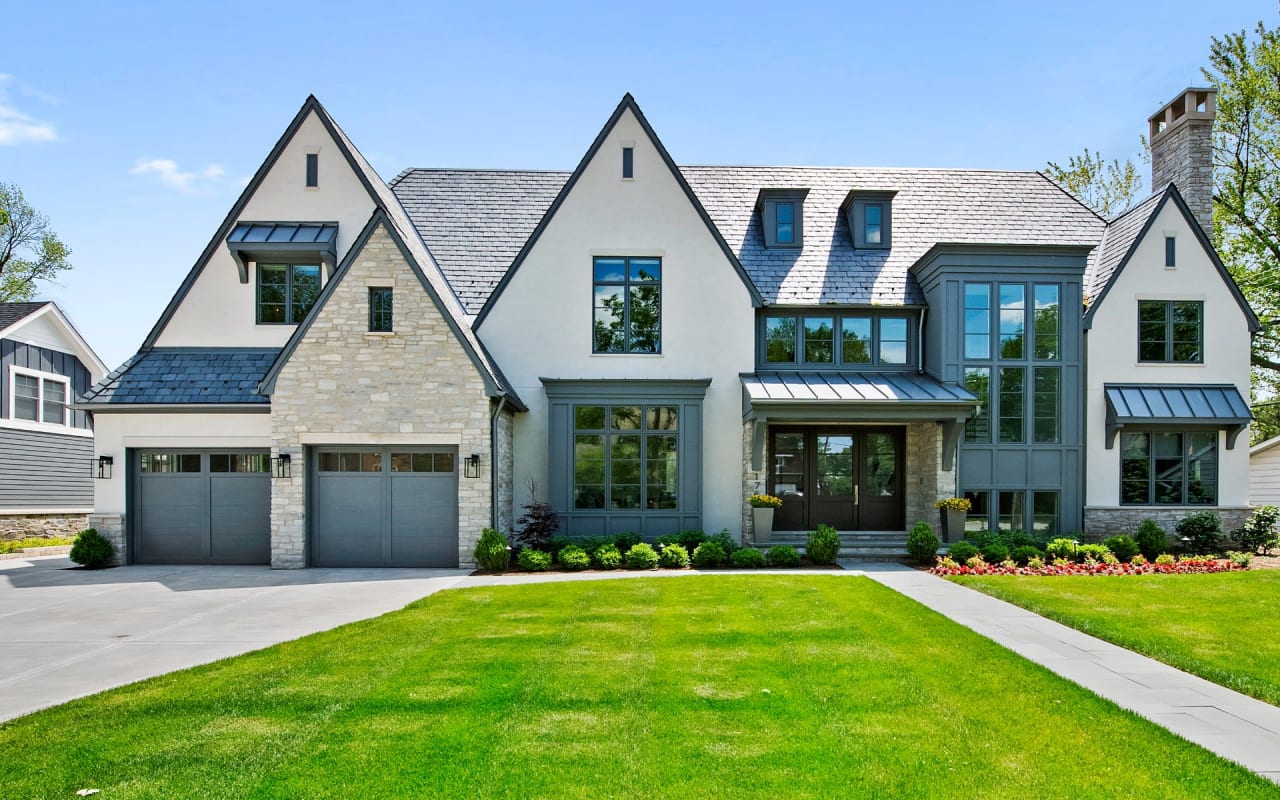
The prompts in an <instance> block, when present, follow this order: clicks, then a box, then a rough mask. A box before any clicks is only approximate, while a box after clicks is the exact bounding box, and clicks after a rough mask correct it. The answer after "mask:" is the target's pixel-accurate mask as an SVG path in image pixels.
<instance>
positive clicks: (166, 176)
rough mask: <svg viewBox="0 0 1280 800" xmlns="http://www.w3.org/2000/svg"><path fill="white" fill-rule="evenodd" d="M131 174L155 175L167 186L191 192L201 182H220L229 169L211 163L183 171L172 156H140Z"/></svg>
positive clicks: (130, 171)
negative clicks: (192, 170)
mask: <svg viewBox="0 0 1280 800" xmlns="http://www.w3.org/2000/svg"><path fill="white" fill-rule="evenodd" d="M129 174H130V175H155V176H156V177H157V178H159V179H160V182H161V183H163V184H165V185H166V186H172V187H173V188H174V189H177V190H178V191H180V192H189V191H191V190H192V189H194V188H196V186H198V185H200V184H213V183H219V182H220V181H221V180H222V179H223V177H225V176H226V174H227V171H226V170H225V169H223V168H222V165H221V164H209V165H208V166H206V167H205V168H204V169H201V170H199V171H195V172H183V171H182V170H181V169H180V168H179V167H178V162H176V161H174V160H173V159H171V158H140V159H138V161H137V163H135V164H134V165H133V169H131V170H129Z"/></svg>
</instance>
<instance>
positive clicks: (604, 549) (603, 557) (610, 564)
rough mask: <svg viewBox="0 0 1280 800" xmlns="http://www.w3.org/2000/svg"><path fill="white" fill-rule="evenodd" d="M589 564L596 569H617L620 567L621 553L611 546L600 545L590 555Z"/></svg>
mask: <svg viewBox="0 0 1280 800" xmlns="http://www.w3.org/2000/svg"><path fill="white" fill-rule="evenodd" d="M591 563H592V564H594V565H595V567H596V569H617V568H618V567H620V566H622V553H619V552H618V548H617V547H614V546H613V545H612V544H602V545H600V546H599V547H597V548H596V549H595V552H593V553H592V554H591Z"/></svg>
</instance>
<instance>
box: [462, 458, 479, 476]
mask: <svg viewBox="0 0 1280 800" xmlns="http://www.w3.org/2000/svg"><path fill="white" fill-rule="evenodd" d="M464 463H465V464H466V466H467V477H468V478H479V477H480V454H479V453H472V454H471V455H469V456H467V457H466V459H465V461H464Z"/></svg>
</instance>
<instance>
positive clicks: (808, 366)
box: [756, 306, 920, 372]
mask: <svg viewBox="0 0 1280 800" xmlns="http://www.w3.org/2000/svg"><path fill="white" fill-rule="evenodd" d="M919 314H920V312H919V309H915V308H906V307H898V308H884V309H872V308H842V309H822V308H806V309H796V308H778V307H776V306H770V307H768V308H765V309H763V310H762V311H760V312H759V313H758V314H757V316H756V369H758V370H776V371H779V372H785V371H787V370H793V369H797V370H798V369H803V370H805V371H806V372H809V371H822V370H832V371H841V372H856V371H863V372H866V371H874V372H891V371H895V370H914V369H916V367H917V364H916V360H917V357H918V355H919V353H918V346H917V343H918V340H919V335H920V331H919V325H918V324H917V323H918V322H919ZM771 317H791V318H794V319H795V320H796V334H795V337H796V338H795V342H794V346H795V352H796V360H795V361H768V360H767V357H768V349H769V342H768V321H769V319H770V318H771ZM845 317H859V318H866V319H870V320H871V343H870V350H871V360H870V361H865V362H862V361H851V362H846V361H844V341H843V331H844V323H843V320H844V318H845ZM887 318H899V319H905V320H906V321H907V360H906V363H904V364H885V363H882V362H881V361H880V320H882V319H887ZM805 319H831V320H833V322H834V325H835V328H834V330H833V331H832V335H833V336H834V337H835V341H834V344H833V351H834V352H833V353H832V360H831V361H830V362H816V363H811V362H807V361H805V360H804V320H805Z"/></svg>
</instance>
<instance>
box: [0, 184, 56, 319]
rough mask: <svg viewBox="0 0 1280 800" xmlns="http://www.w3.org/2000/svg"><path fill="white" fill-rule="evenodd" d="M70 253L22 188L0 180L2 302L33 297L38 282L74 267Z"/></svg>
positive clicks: (0, 278) (0, 297) (0, 274)
mask: <svg viewBox="0 0 1280 800" xmlns="http://www.w3.org/2000/svg"><path fill="white" fill-rule="evenodd" d="M70 255H71V250H70V249H69V248H68V247H67V246H66V245H65V244H63V243H62V242H61V240H59V239H58V235H57V234H56V233H54V232H53V228H52V227H51V226H50V225H49V218H48V217H46V216H45V215H44V214H41V213H40V212H38V211H36V210H35V209H34V208H32V207H31V205H30V204H28V203H27V201H26V198H24V197H23V196H22V190H21V189H19V188H18V187H17V186H15V185H13V184H9V183H0V302H9V301H15V300H30V299H31V298H32V297H34V296H35V293H36V281H47V280H52V279H53V278H54V277H55V276H56V275H57V274H58V273H60V272H62V271H63V270H68V269H71V264H70V263H68V262H67V257H68V256H70Z"/></svg>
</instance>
